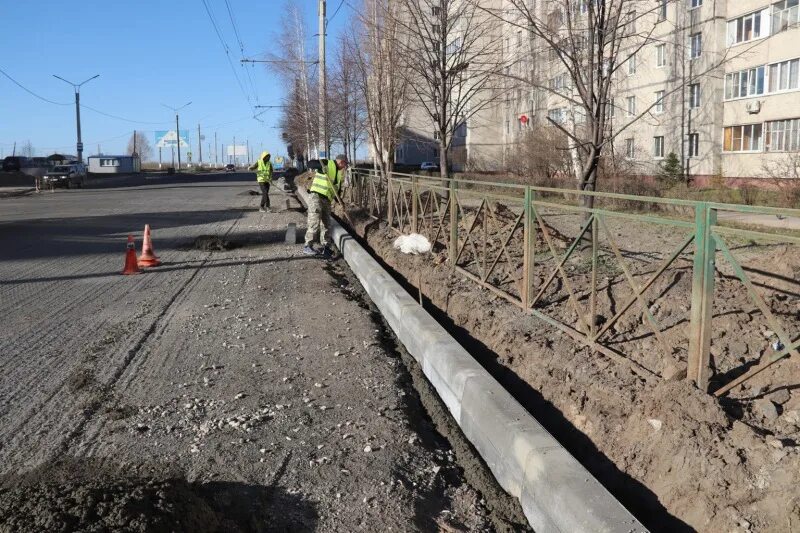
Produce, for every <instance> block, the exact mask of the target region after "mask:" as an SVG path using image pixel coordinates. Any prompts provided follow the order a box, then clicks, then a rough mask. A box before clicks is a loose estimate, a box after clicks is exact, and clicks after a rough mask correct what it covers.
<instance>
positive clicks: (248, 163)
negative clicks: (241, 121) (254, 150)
mask: <svg viewBox="0 0 800 533" xmlns="http://www.w3.org/2000/svg"><path fill="white" fill-rule="evenodd" d="M247 166H248V167H249V166H250V139H247Z"/></svg>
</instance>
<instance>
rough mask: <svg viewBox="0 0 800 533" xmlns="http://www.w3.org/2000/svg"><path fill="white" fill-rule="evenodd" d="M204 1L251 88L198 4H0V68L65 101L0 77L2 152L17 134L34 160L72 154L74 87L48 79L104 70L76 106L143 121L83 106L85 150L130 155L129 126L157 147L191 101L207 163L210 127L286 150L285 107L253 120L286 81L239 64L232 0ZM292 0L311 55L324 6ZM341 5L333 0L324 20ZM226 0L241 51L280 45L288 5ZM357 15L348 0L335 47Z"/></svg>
mask: <svg viewBox="0 0 800 533" xmlns="http://www.w3.org/2000/svg"><path fill="white" fill-rule="evenodd" d="M205 1H206V2H207V4H208V6H209V8H210V10H211V12H212V14H213V17H214V19H215V20H216V22H217V25H218V27H219V30H220V33H221V34H222V37H223V39H224V40H225V41H226V43H227V45H228V47H229V49H230V57H231V61H232V62H233V66H234V69H235V71H236V73H237V74H238V77H239V80H240V82H241V84H242V87H243V88H244V91H243V90H242V89H241V88H240V87H239V83H237V80H236V78H235V77H234V74H233V72H232V70H231V67H230V66H229V64H228V60H227V59H226V54H225V52H224V50H223V45H222V44H221V43H220V41H219V38H218V37H217V34H216V33H215V30H214V28H213V26H212V23H211V21H210V20H209V16H208V14H207V13H206V8H205V6H204V2H203V0H170V1H157V0H137V1H135V2H130V1H120V0H105V1H100V0H84V1H78V0H71V1H67V0H61V1H57V0H28V1H25V2H19V1H12V0H0V25H1V26H2V31H0V50H2V51H3V54H2V55H0V69H2V70H3V71H5V72H6V73H7V74H8V75H10V76H11V77H13V78H14V79H16V80H17V81H18V82H19V83H20V84H22V85H24V86H25V87H27V88H28V89H30V90H32V91H33V92H35V93H37V94H38V95H39V96H42V97H44V98H46V99H49V100H52V101H54V102H60V103H69V104H70V105H53V104H50V103H47V102H44V101H42V100H39V99H37V98H36V97H34V96H32V95H30V94H28V93H27V92H25V91H24V90H23V89H21V88H19V87H18V86H16V85H15V84H14V83H12V82H11V81H10V80H9V79H8V78H6V77H4V76H2V74H0V153H2V155H10V154H11V150H12V145H13V143H14V141H17V147H18V149H19V145H20V144H22V143H23V142H25V141H27V140H30V141H31V142H32V143H33V145H34V147H35V149H36V155H48V154H50V153H52V152H54V151H58V152H67V153H75V141H76V132H75V106H74V96H73V90H72V87H70V86H69V85H67V84H65V83H64V82H62V81H59V80H57V79H55V78H54V77H53V74H58V75H59V76H61V77H63V78H66V79H68V80H70V81H73V82H81V81H83V80H85V79H86V78H89V77H91V76H93V75H95V74H100V77H99V78H98V79H96V80H93V81H91V82H89V83H88V84H86V85H85V86H84V87H83V88H82V89H81V104H83V105H86V106H90V107H92V108H94V109H97V110H99V111H102V112H104V113H108V114H111V115H116V116H117V117H121V118H125V119H129V120H130V121H139V122H143V123H146V124H143V123H135V122H130V121H125V120H120V119H117V118H111V117H107V116H103V115H100V114H98V113H95V112H93V111H91V110H88V109H82V110H81V125H82V137H83V142H84V146H85V148H84V156H88V155H92V154H94V153H96V152H97V147H98V144H99V145H100V147H101V150H102V151H103V152H104V153H106V154H115V153H123V151H124V150H125V147H126V145H127V142H128V139H129V138H130V136H131V134H132V132H133V130H134V129H136V130H142V131H146V132H147V135H148V138H149V139H150V141H151V144H153V131H155V130H165V129H174V127H175V126H174V125H175V122H174V119H175V116H174V114H173V113H172V111H171V110H169V109H167V108H165V107H163V106H162V104H167V105H170V106H173V107H178V106H181V105H183V104H185V103H186V102H188V101H192V105H190V106H189V107H187V108H186V109H184V110H183V111H181V113H180V115H181V129H182V130H183V129H192V130H193V135H192V137H193V144H196V142H197V125H198V123H199V124H200V125H201V129H202V132H203V134H204V135H205V136H206V140H205V141H204V143H203V152H204V154H203V155H204V160H208V156H207V150H208V144H209V143H211V144H213V142H214V141H213V139H214V132H215V131H216V132H217V136H218V142H217V144H220V143H222V142H225V143H227V144H230V143H231V142H232V140H233V137H234V136H236V139H237V144H239V140H240V139H242V140H243V139H249V140H250V145H251V147H254V149H256V150H257V149H260V148H261V147H262V145H263V147H264V148H268V149H269V150H270V151H272V152H273V153H285V146H284V145H283V143H282V142H281V141H280V131H279V130H278V129H276V128H275V126H277V123H278V117H279V114H280V110H278V109H275V110H267V111H266V112H264V114H263V115H261V117H260V118H261V120H263V122H264V123H263V124H262V123H260V122H258V121H256V120H254V119H252V118H250V117H252V116H253V114H254V112H259V111H264V110H263V109H261V110H254V109H253V106H254V105H258V104H260V105H273V104H280V103H281V97H282V94H283V88H282V86H281V84H280V82H279V80H278V79H277V78H276V77H275V76H272V75H270V73H269V71H268V68H269V67H265V66H264V65H263V64H258V65H255V66H252V65H251V66H245V67H242V66H241V64H240V63H239V60H240V59H241V56H242V53H241V51H240V47H239V43H238V39H237V37H236V35H235V33H234V29H233V25H232V24H231V17H230V15H229V13H228V8H227V6H226V3H225V0H205ZM290 1H292V2H294V3H295V4H297V5H298V6H300V7H301V8H302V9H303V13H304V14H305V19H306V21H307V24H308V32H307V35H308V38H309V43H308V44H309V48H310V50H315V49H316V45H315V42H316V41H315V39H316V37H314V36H315V35H316V33H317V23H316V11H317V1H316V0H290ZM339 3H340V0H328V14H329V15H328V16H329V18H330V17H331V16H332V15H333V13H334V11H335V10H336V9H337V7H339ZM228 5H229V6H230V9H231V12H232V14H233V19H234V21H235V22H236V26H237V29H238V32H239V36H240V37H241V41H242V43H243V44H244V55H245V57H250V58H258V57H263V56H264V54H266V53H268V52H270V51H273V50H271V48H270V47H271V46H272V45H273V43H275V41H276V36H277V35H278V34H279V32H280V31H281V27H280V22H281V14H282V12H283V10H284V6H285V0H259V1H252V0H228ZM350 16H352V11H351V9H350V7H349V2H344V5H343V6H342V8H341V10H340V12H339V13H338V14H337V15H336V17H335V18H333V19H332V20H331V22H330V26H329V28H328V34H329V40H330V41H331V42H335V41H336V37H337V35H339V34H340V33H341V31H342V28H343V27H344V26H345V24H346V22H347V19H348V18H349V17H350ZM331 55H332V53H331ZM248 71H249V77H248ZM251 79H252V84H251V81H250V80H251ZM248 97H249V101H248ZM195 152H196V148H195ZM212 156H213V148H212ZM166 157H168V156H166ZM195 158H196V155H195Z"/></svg>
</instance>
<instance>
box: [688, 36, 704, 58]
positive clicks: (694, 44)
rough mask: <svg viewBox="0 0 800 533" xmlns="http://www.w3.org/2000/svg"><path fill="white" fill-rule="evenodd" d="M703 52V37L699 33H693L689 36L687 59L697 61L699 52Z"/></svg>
mask: <svg viewBox="0 0 800 533" xmlns="http://www.w3.org/2000/svg"><path fill="white" fill-rule="evenodd" d="M702 51H703V35H702V34H701V33H699V32H698V33H693V34H692V35H690V36H689V57H690V58H691V59H697V58H698V57H700V52H702Z"/></svg>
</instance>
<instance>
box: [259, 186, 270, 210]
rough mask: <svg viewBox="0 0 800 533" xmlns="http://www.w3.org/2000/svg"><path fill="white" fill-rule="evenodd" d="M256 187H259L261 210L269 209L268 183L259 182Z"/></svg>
mask: <svg viewBox="0 0 800 533" xmlns="http://www.w3.org/2000/svg"><path fill="white" fill-rule="evenodd" d="M258 186H259V187H261V209H266V208H268V207H269V183H262V182H260V181H259V182H258Z"/></svg>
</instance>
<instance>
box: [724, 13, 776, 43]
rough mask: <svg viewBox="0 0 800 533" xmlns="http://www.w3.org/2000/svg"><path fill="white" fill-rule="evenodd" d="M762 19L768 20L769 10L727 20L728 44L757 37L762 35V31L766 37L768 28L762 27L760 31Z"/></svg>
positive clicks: (744, 41) (743, 41)
mask: <svg viewBox="0 0 800 533" xmlns="http://www.w3.org/2000/svg"><path fill="white" fill-rule="evenodd" d="M762 20H764V21H766V20H769V12H768V10H766V9H764V10H761V11H756V12H755V13H750V14H748V15H744V16H743V17H739V18H735V19H733V20H729V21H728V46H730V45H733V44H739V43H746V42H747V41H752V40H754V39H758V38H760V37H761V36H762V33H763V34H764V37H766V30H767V29H769V28H768V27H767V28H764V30H765V31H763V32H762V31H761V22H762Z"/></svg>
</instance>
